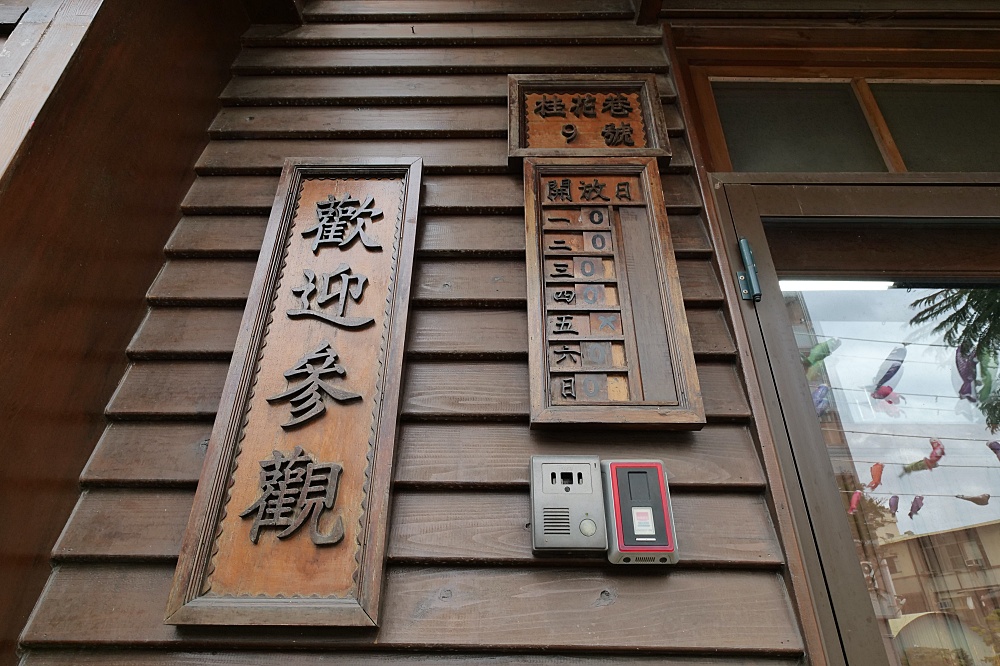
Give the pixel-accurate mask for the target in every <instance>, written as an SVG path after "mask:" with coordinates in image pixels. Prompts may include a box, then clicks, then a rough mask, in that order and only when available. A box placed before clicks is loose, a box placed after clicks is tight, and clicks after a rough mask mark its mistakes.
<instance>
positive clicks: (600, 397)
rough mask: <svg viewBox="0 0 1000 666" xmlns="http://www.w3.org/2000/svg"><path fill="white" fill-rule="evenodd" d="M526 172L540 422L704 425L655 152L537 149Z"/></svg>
mask: <svg viewBox="0 0 1000 666" xmlns="http://www.w3.org/2000/svg"><path fill="white" fill-rule="evenodd" d="M524 180H525V199H526V201H525V233H526V256H527V272H528V276H527V277H528V294H527V295H528V334H529V345H528V356H529V375H530V383H531V425H532V427H534V426H539V425H551V424H605V425H607V424H617V425H620V426H625V427H641V428H665V429H687V430H697V429H700V428H701V427H702V426H704V424H705V410H704V405H703V401H702V396H701V389H700V384H699V382H698V375H697V370H696V367H695V362H694V352H693V350H692V347H691V335H690V332H689V330H688V325H687V317H686V315H685V311H684V302H683V298H682V295H681V288H680V280H679V278H678V273H677V262H676V260H675V259H674V250H673V243H672V242H671V240H670V228H669V225H668V223H667V216H666V208H665V206H664V202H663V192H662V189H661V187H662V186H661V183H660V177H659V171H658V169H657V166H656V160H655V159H652V158H611V157H604V158H589V159H546V158H528V159H526V160H525V161H524ZM599 181H602V182H603V181H607V183H606V184H611V189H610V190H608V189H606V188H605V186H604V185H602V188H605V189H601V190H599V192H600V193H601V196H595V192H598V190H595V189H594V187H596V185H597V184H598V182H599ZM553 183H554V184H555V186H556V187H557V188H558V187H559V186H560V185H562V187H563V189H562V190H561V191H557V192H556V196H553V189H552V188H553ZM591 183H593V186H591ZM615 183H621V184H620V185H618V186H617V191H616V189H615V187H616V186H615ZM625 183H628V186H627V187H626V186H625V185H624V184H625ZM588 188H589V189H588ZM640 190H641V193H640ZM588 196H589V197H591V198H587V197H588ZM598 237H600V238H598ZM588 239H589V240H588ZM598 240H600V243H597V241H598ZM588 243H590V244H592V245H593V247H590V246H588ZM588 266H589V267H590V268H589V269H588ZM595 271H596V273H595ZM588 276H592V277H588ZM588 294H592V295H593V298H591V297H590V296H588ZM602 314H603V315H604V316H603V317H602V316H601V315H602ZM564 325H565V326H564ZM606 325H607V330H605V327H606ZM570 334H572V335H570ZM596 345H600V346H599V347H598V346H596ZM591 352H596V353H594V354H593V355H592V356H591V355H590V353H591ZM595 382H596V384H595ZM602 382H603V383H602ZM560 383H562V390H561V391H560V389H559V386H560ZM588 386H590V387H593V386H597V388H596V389H593V388H588ZM578 390H580V391H581V392H580V393H578Z"/></svg>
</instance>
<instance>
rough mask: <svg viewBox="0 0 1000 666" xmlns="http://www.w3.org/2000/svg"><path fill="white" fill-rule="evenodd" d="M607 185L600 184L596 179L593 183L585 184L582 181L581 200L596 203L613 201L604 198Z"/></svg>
mask: <svg viewBox="0 0 1000 666" xmlns="http://www.w3.org/2000/svg"><path fill="white" fill-rule="evenodd" d="M605 186H606V184H605V183H599V182H598V181H597V179H596V178H595V179H594V182H593V183H585V182H583V181H582V180H581V181H580V199H582V200H583V201H596V200H597V199H600V200H601V201H611V199H609V198H607V197H606V196H604V188H605Z"/></svg>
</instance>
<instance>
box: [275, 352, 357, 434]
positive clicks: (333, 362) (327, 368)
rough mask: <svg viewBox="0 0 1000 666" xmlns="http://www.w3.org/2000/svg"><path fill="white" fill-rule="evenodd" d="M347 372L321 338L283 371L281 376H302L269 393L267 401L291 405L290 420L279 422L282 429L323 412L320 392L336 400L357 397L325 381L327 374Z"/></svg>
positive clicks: (286, 377)
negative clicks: (309, 350) (312, 349)
mask: <svg viewBox="0 0 1000 666" xmlns="http://www.w3.org/2000/svg"><path fill="white" fill-rule="evenodd" d="M345 374H347V371H346V370H344V368H343V367H342V366H340V365H337V352H335V351H334V350H333V348H331V347H330V343H329V342H326V341H324V342H323V343H322V344H320V346H319V347H318V348H317V349H316V351H314V352H312V353H309V354H306V355H305V356H303V357H302V358H300V359H299V362H298V363H297V364H296V365H295V367H294V368H292V369H291V370H288V371H286V372H285V379H288V380H293V379H299V378H302V381H301V382H299V383H298V384H296V385H295V386H290V387H289V388H288V390H286V391H283V392H282V393H279V394H278V395H272V396H271V397H270V398H268V399H267V401H268V402H271V403H274V402H288V403H290V404H291V416H292V420H291V421H289V422H288V423H283V424H282V425H281V427H282V428H294V427H296V426H299V425H302V424H303V423H305V422H306V421H308V420H310V419H312V418H314V417H316V416H319V415H320V414H322V413H323V412H325V411H326V404H325V403H324V402H323V395H324V394H326V395H328V396H330V397H331V398H333V399H334V400H336V401H337V402H347V401H348V400H357V399H359V398H360V397H361V396H360V395H359V394H357V393H351V392H349V391H341V390H340V389H338V388H334V387H333V386H331V385H330V384H328V383H327V382H326V380H327V379H330V378H331V377H330V376H331V375H339V376H341V377H343V376H344V375H345Z"/></svg>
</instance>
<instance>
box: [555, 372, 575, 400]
mask: <svg viewBox="0 0 1000 666" xmlns="http://www.w3.org/2000/svg"><path fill="white" fill-rule="evenodd" d="M559 389H560V391H559V394H560V395H561V396H562V397H563V398H566V399H567V400H576V378H575V377H563V378H562V380H561V381H560V386H559Z"/></svg>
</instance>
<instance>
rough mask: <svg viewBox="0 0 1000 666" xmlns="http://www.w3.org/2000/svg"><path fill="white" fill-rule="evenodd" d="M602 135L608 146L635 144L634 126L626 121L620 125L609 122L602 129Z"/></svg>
mask: <svg viewBox="0 0 1000 666" xmlns="http://www.w3.org/2000/svg"><path fill="white" fill-rule="evenodd" d="M601 136H603V137H604V143H605V144H607V145H608V146H621V145H625V146H634V145H635V141H634V140H633V139H632V126H631V125H630V124H629V123H627V122H624V121H623V122H622V123H620V124H618V125H615V124H614V123H608V124H607V125H605V126H604V129H603V130H601Z"/></svg>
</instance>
